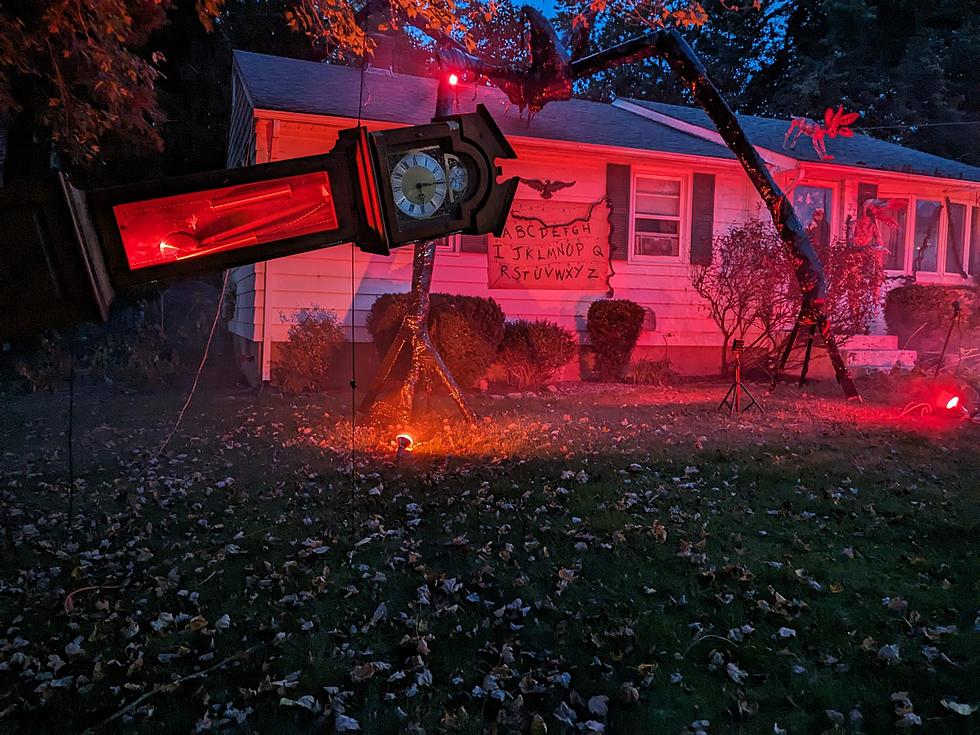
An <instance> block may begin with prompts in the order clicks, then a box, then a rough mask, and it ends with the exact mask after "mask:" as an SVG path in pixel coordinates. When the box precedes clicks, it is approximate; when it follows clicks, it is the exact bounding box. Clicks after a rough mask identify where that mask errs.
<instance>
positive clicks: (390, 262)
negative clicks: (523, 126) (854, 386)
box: [230, 111, 977, 380]
mask: <svg viewBox="0 0 980 735" xmlns="http://www.w3.org/2000/svg"><path fill="white" fill-rule="evenodd" d="M321 121H322V122H321ZM349 125H350V121H349V120H345V119H331V118H324V117H318V118H313V117H311V116H305V115H299V114H293V113H275V114H274V116H273V114H272V113H265V112H261V111H260V112H259V113H258V114H257V119H256V120H255V125H254V129H255V145H254V148H253V150H254V160H255V161H256V162H260V163H261V162H266V161H277V160H282V159H287V158H293V157H298V156H308V155H314V154H319V153H325V152H327V151H329V150H330V149H331V148H332V147H333V145H334V143H335V142H336V139H337V134H338V132H339V131H340V130H342V129H344V128H346V127H349ZM369 126H370V124H369ZM374 127H376V128H380V127H381V126H380V125H378V126H374ZM384 127H391V126H390V125H384ZM510 141H511V143H512V145H513V146H514V148H515V149H516V151H517V153H518V159H519V160H518V163H516V164H513V165H512V166H510V167H509V169H508V170H507V172H506V174H507V175H508V176H509V175H514V174H517V175H520V176H523V177H526V178H536V179H553V180H555V179H556V180H561V181H574V182H576V183H575V186H573V187H572V188H569V189H565V190H564V191H562V192H561V193H560V194H558V195H556V197H555V199H554V200H552V201H557V200H561V201H562V202H569V203H581V204H583V205H587V204H591V203H593V202H595V201H596V200H598V199H599V198H601V197H602V196H603V195H604V194H605V193H606V166H607V164H609V163H618V164H629V165H630V166H631V167H632V172H633V175H634V176H635V175H637V174H651V175H654V176H656V175H658V174H661V175H670V176H677V175H681V176H682V177H684V179H685V181H686V183H687V186H686V187H685V188H686V190H687V196H686V199H685V201H684V203H683V204H682V207H683V212H684V216H683V218H682V219H683V221H684V223H688V224H689V222H690V206H691V205H690V180H691V177H692V176H693V174H694V173H695V172H698V173H711V174H713V175H714V176H715V201H714V228H713V229H714V234H715V235H716V236H717V235H720V234H722V233H724V232H725V231H726V230H727V229H728V228H729V227H730V226H731V225H732V224H735V223H737V222H741V221H744V220H746V219H748V218H750V217H753V216H759V214H760V212H761V213H762V215H763V216H765V211H764V207H763V205H762V202H761V200H760V199H759V197H758V195H757V194H756V192H755V190H754V189H753V188H752V187H751V185H750V183H749V181H748V179H747V177H746V176H745V174H744V172H743V171H742V170H741V168H739V167H738V164H737V163H735V162H733V161H732V162H729V161H722V160H717V161H713V160H711V159H705V158H696V157H688V156H672V155H668V154H646V153H644V152H641V151H636V150H625V149H613V148H604V147H597V146H586V145H578V144H567V143H558V142H555V141H541V140H535V139H531V138H527V139H521V138H513V137H512V138H511V139H510ZM869 174H870V175H869ZM776 175H777V179H778V180H779V182H780V184H781V185H782V186H784V187H785V188H787V189H788V190H790V192H792V190H793V189H795V188H796V187H798V186H808V185H813V186H827V187H830V188H831V189H832V190H833V206H832V211H831V212H829V213H828V215H829V216H830V219H831V232H833V233H840V232H842V231H843V228H844V224H845V221H846V218H847V217H848V215H853V214H854V213H855V209H856V198H857V185H858V182H859V181H862V182H872V183H875V184H877V185H878V187H879V197H880V198H886V197H890V196H902V197H913V198H914V197H915V196H920V197H933V198H935V197H939V196H940V195H942V196H946V195H947V194H948V193H949V191H950V189H949V187H950V186H951V185H950V183H949V182H943V181H940V180H936V181H931V180H929V179H925V178H924V177H915V176H905V175H901V174H886V173H884V172H872V171H867V170H857V169H852V170H848V169H846V168H844V167H840V166H836V167H835V166H829V165H818V164H807V165H805V166H804V167H800V168H797V169H793V170H786V169H781V170H780V169H779V168H778V167H777V168H776ZM961 188H962V189H963V191H964V192H970V191H972V190H973V189H976V188H977V187H971V186H969V185H967V186H961ZM965 196H966V194H963V193H962V192H961V193H959V194H957V195H955V196H954V201H963V200H964V198H965ZM970 196H972V197H975V196H976V192H975V191H973V193H972V194H970ZM517 197H518V201H522V200H527V201H532V202H533V201H540V199H538V198H537V197H538V195H537V193H536V192H534V191H532V190H530V189H528V188H527V187H526V186H521V187H520V188H519V190H518V194H517ZM688 224H684V226H683V227H682V243H683V244H682V252H683V251H684V249H686V247H687V243H688V241H687V240H686V238H687V237H689V234H690V233H689V232H688V231H687V227H688ZM910 226H911V225H910ZM630 240H631V241H632V233H631V236H630ZM683 254H684V255H685V256H686V252H684V253H683ZM411 260H412V249H411V247H403V248H400V249H398V250H396V251H394V252H393V253H392V255H391V256H388V257H381V256H372V255H369V254H366V253H363V252H361V251H360V250H358V249H356V248H352V247H351V246H340V247H334V248H328V249H324V250H320V251H314V252H310V253H303V254H299V255H294V256H290V257H287V258H281V259H278V260H275V261H269V262H267V263H259V264H256V265H255V266H248V267H246V268H241V269H236V271H235V272H234V273H233V276H232V280H233V283H234V288H235V293H236V299H237V301H236V310H235V316H234V319H233V320H232V322H231V325H230V329H231V331H232V332H233V334H234V335H236V343H238V344H239V346H240V350H239V352H240V359H242V361H243V367H244V369H245V370H246V373H247V374H251V377H252V378H253V379H258V378H259V377H260V376H261V378H263V379H266V380H267V379H269V376H270V367H271V362H272V360H273V359H274V354H275V345H276V344H277V343H281V342H283V341H285V339H286V337H287V332H288V329H289V326H290V324H291V323H292V322H293V321H294V319H295V315H296V313H297V312H299V311H302V310H304V309H309V308H312V307H318V308H321V309H329V310H332V311H334V312H335V313H336V314H337V316H338V317H339V318H340V320H341V321H342V322H343V324H344V325H345V327H346V328H347V329H350V328H351V326H352V325H353V333H354V338H355V341H356V342H357V343H358V344H359V346H360V349H361V352H360V353H359V354H363V356H364V358H366V359H362V360H361V361H360V364H361V366H362V368H363V370H364V371H365V372H367V371H370V370H372V369H373V367H374V364H375V355H374V350H373V347H372V346H371V345H370V342H371V338H370V335H369V334H368V332H367V330H366V327H365V323H366V318H367V314H368V311H369V310H370V308H371V305H372V304H373V303H374V301H375V299H376V298H377V297H378V296H380V295H381V294H384V293H391V292H403V291H408V290H409V288H410V279H411ZM612 265H613V269H614V271H615V274H614V275H613V276H612V278H611V280H610V285H611V286H612V288H613V292H614V293H613V296H614V297H616V298H627V299H631V300H633V301H635V302H637V303H639V304H641V305H642V306H644V307H646V308H648V309H649V310H651V311H652V312H653V316H652V317H651V318H649V319H648V322H647V324H646V325H645V328H644V331H643V333H642V334H641V337H640V341H639V350H638V355H640V356H647V355H648V356H657V357H659V356H661V355H663V351H664V347H665V345H666V346H667V348H668V349H669V354H670V357H671V361H672V366H673V367H674V368H675V369H678V370H679V371H680V372H686V373H708V372H713V371H714V370H716V369H717V365H718V349H719V347H720V345H721V336H720V334H719V332H718V330H717V328H716V327H715V325H714V324H713V322H711V320H710V319H708V318H707V317H706V316H705V313H704V310H703V309H702V302H701V299H700V298H699V297H698V296H697V294H696V293H695V292H694V290H693V288H692V287H691V284H690V269H691V266H690V264H689V258H688V257H683V258H682V259H680V260H676V261H673V262H667V261H662V262H652V261H647V262H639V261H637V260H635V259H629V260H626V261H621V260H614V261H613V263H612ZM892 275H899V274H897V273H893V274H892ZM918 280H919V281H920V282H941V283H956V284H958V285H960V284H962V283H963V279H962V278H961V277H959V276H955V277H954V276H943V275H936V276H931V275H926V274H920V276H919V279H918ZM898 282H899V281H897V280H893V281H891V282H890V283H891V284H895V283H898ZM432 288H433V291H434V292H450V293H458V294H464V295H474V296H492V297H493V298H494V299H495V300H496V301H497V302H498V303H499V304H500V306H501V308H502V309H503V310H504V312H505V314H506V315H507V318H508V319H517V318H533V319H549V320H553V321H556V322H558V323H559V324H562V325H563V326H566V327H568V328H570V329H572V330H574V331H576V332H577V333H578V336H579V339H580V342H581V343H582V344H583V345H585V344H587V343H588V335H587V333H586V331H585V315H586V312H587V310H588V306H589V304H590V303H591V302H592V301H594V300H597V299H601V298H605V297H606V294H605V293H604V292H590V293H581V292H573V291H559V290H534V289H525V290H509V289H488V286H487V256H486V254H485V253H463V252H456V251H452V250H449V249H447V250H442V249H441V250H440V252H439V254H438V256H437V260H436V267H435V272H434V278H433V286H432ZM876 327H877V330H878V331H879V332H880V333H884V322H883V320H882V319H879V321H878V323H877V325H876ZM257 345H258V347H257ZM579 368H580V364H579V363H573V364H572V365H570V366H569V367H568V368H566V373H565V375H564V376H563V377H565V378H574V377H577V375H578V373H579ZM359 372H361V371H359Z"/></svg>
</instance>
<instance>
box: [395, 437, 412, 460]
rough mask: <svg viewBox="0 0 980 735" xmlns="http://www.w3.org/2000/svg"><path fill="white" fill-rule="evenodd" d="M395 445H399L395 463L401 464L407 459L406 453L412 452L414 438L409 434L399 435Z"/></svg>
mask: <svg viewBox="0 0 980 735" xmlns="http://www.w3.org/2000/svg"><path fill="white" fill-rule="evenodd" d="M395 443H396V444H397V445H398V449H396V450H395V462H401V461H402V460H403V459H405V453H406V452H411V451H412V444H413V442H412V437H411V436H410V435H408V434H399V435H398V436H396V437H395Z"/></svg>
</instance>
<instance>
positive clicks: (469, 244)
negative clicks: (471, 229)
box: [459, 235, 487, 253]
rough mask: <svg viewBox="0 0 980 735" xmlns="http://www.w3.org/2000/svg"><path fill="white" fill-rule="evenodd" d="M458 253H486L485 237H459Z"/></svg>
mask: <svg viewBox="0 0 980 735" xmlns="http://www.w3.org/2000/svg"><path fill="white" fill-rule="evenodd" d="M459 252H461V253H485V252H487V236H486V235H460V236H459Z"/></svg>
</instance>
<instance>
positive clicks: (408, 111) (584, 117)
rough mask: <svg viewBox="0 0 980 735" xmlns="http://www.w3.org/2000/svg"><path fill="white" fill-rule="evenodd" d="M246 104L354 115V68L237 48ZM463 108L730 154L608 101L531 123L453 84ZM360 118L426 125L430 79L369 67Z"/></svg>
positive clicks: (664, 146)
mask: <svg viewBox="0 0 980 735" xmlns="http://www.w3.org/2000/svg"><path fill="white" fill-rule="evenodd" d="M235 61H236V63H237V65H238V69H239V72H240V75H241V78H242V81H243V82H244V84H245V86H246V88H247V89H248V92H249V94H250V95H251V99H252V104H253V105H254V106H255V107H256V108H258V109H263V110H279V111H288V112H302V113H308V114H312V115H333V116H336V117H347V118H352V119H357V117H358V98H359V96H360V70H359V69H354V68H351V67H346V66H336V65H333V64H319V63H316V62H312V61H301V60H298V59H288V58H283V57H280V56H266V55H264V54H255V53H251V52H247V51H236V52H235ZM458 90H459V91H458V95H459V98H460V100H461V101H463V103H464V107H465V108H466V109H470V108H472V107H475V106H476V103H477V102H482V103H483V104H485V105H486V106H487V109H489V110H490V112H491V113H492V114H493V117H494V119H495V120H496V121H497V124H498V125H499V126H500V128H501V130H502V131H503V133H504V135H509V136H525V137H529V138H543V139H548V140H563V141H570V142H575V143H590V144H594V145H606V146H616V147H620V148H633V149H636V150H646V151H662V152H666V153H681V154H685V155H693V156H707V157H710V158H725V159H732V158H734V156H733V155H732V154H731V152H730V151H729V150H728V149H727V148H726V147H725V146H723V145H719V144H717V143H712V142H711V141H707V140H702V139H701V138H698V137H697V136H694V135H689V134H687V133H683V132H680V131H678V130H674V129H673V128H671V127H669V126H667V125H661V124H659V123H653V122H650V121H649V120H645V119H643V118H642V117H639V116H638V115H634V114H633V113H631V112H627V111H625V110H620V109H618V108H616V107H613V106H612V105H608V104H604V103H600V102H589V101H586V100H578V99H572V100H568V101H567V102H553V103H551V104H549V105H547V106H546V107H545V108H544V109H543V110H542V111H541V112H539V113H538V114H536V115H535V116H534V117H533V118H532V119H531V120H530V122H529V121H528V119H527V116H526V114H525V115H524V116H523V117H522V116H520V115H519V114H518V111H517V108H516V107H513V106H512V105H510V104H508V102H507V98H506V97H505V96H504V94H503V93H502V92H500V91H499V90H497V89H495V88H493V87H474V86H467V85H462V84H461V85H459V87H458ZM363 102H364V104H363V106H362V108H361V116H362V117H363V118H364V119H366V120H378V121H383V122H398V123H405V124H409V125H420V124H422V123H427V122H429V120H430V119H431V118H432V112H433V110H434V109H435V104H436V80H434V79H430V78H425V77H414V76H407V75H403V74H391V73H389V72H386V71H379V70H371V69H369V70H368V71H367V72H366V73H365V75H364V96H363Z"/></svg>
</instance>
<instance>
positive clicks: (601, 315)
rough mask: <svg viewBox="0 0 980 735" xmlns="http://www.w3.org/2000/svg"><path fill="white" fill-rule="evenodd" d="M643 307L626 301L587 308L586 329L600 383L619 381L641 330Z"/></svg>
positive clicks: (598, 302) (600, 302)
mask: <svg viewBox="0 0 980 735" xmlns="http://www.w3.org/2000/svg"><path fill="white" fill-rule="evenodd" d="M643 317H644V312H643V307H642V306H640V305H639V304H637V303H634V302H632V301H629V300H627V299H606V300H604V301H595V302H593V303H592V305H591V306H589V313H588V317H587V318H586V328H587V329H588V330H589V339H590V340H591V342H592V352H593V353H594V354H595V371H596V373H597V374H598V376H599V379H600V380H603V381H607V382H611V381H617V380H622V378H623V371H624V370H625V369H626V365H627V364H628V363H629V361H630V357H631V356H632V354H633V348H634V347H636V341H637V340H638V339H639V338H640V331H641V330H642V329H643Z"/></svg>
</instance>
